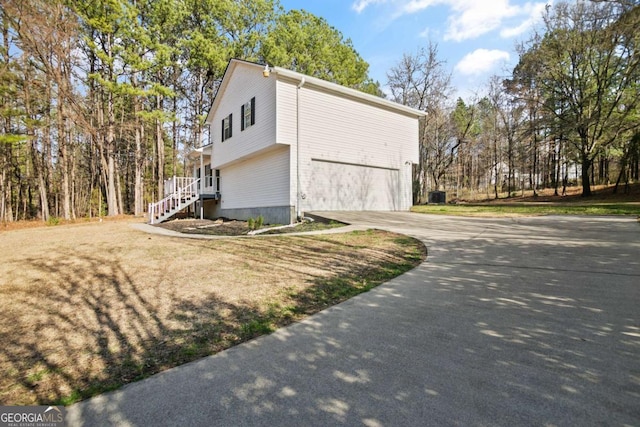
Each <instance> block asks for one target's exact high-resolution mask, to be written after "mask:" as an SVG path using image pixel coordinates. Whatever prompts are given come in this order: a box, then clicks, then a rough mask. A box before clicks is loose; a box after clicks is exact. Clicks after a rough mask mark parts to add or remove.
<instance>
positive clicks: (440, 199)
mask: <svg viewBox="0 0 640 427" xmlns="http://www.w3.org/2000/svg"><path fill="white" fill-rule="evenodd" d="M427 203H429V204H431V203H433V204H444V203H447V193H446V192H444V191H430V192H429V196H428V198H427Z"/></svg>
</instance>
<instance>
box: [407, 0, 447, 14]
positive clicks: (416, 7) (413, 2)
mask: <svg viewBox="0 0 640 427" xmlns="http://www.w3.org/2000/svg"><path fill="white" fill-rule="evenodd" d="M443 3H447V1H443V0H410V1H408V2H406V3H405V4H404V5H403V6H402V8H401V9H400V14H402V15H405V14H412V13H416V12H420V11H421V10H424V9H426V8H428V7H430V6H436V5H438V4H443Z"/></svg>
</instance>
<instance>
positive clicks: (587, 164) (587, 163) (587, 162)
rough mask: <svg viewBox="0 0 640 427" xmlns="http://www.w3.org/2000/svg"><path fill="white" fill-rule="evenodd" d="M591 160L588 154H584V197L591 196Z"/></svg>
mask: <svg viewBox="0 0 640 427" xmlns="http://www.w3.org/2000/svg"><path fill="white" fill-rule="evenodd" d="M590 169H591V159H590V158H589V155H588V154H586V153H582V197H589V196H591V175H590V174H589V170H590Z"/></svg>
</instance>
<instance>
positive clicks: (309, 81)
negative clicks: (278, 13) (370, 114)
mask: <svg viewBox="0 0 640 427" xmlns="http://www.w3.org/2000/svg"><path fill="white" fill-rule="evenodd" d="M239 65H244V66H249V67H254V68H255V69H256V73H257V75H260V76H262V70H263V69H264V67H265V66H264V64H258V63H255V62H249V61H244V60H241V59H232V60H230V61H229V64H228V65H227V69H226V70H225V72H224V75H223V77H222V82H221V83H220V87H219V88H218V92H217V93H216V96H215V98H214V100H213V103H212V104H211V109H210V110H209V113H208V114H207V119H206V121H207V122H208V121H210V119H212V117H211V114H212V112H213V111H214V110H215V109H216V106H217V104H218V103H219V102H220V101H219V100H220V98H222V96H223V95H224V92H225V91H226V88H227V86H228V85H229V80H230V78H231V75H232V74H233V71H234V70H235V69H236V68H237V67H238V66H239ZM269 71H270V72H271V73H272V74H275V75H276V76H277V77H278V78H281V77H282V78H285V79H289V80H293V81H295V82H297V83H298V84H299V85H300V86H301V87H303V86H311V87H314V88H316V89H319V90H322V91H325V92H328V93H331V94H333V95H336V96H342V97H345V98H349V99H351V100H354V101H357V102H362V103H364V104H369V105H373V106H375V107H378V108H382V109H385V110H389V111H393V112H396V113H400V114H405V115H409V116H412V117H416V118H420V117H424V116H426V115H427V114H426V113H425V112H424V111H420V110H416V109H415V108H411V107H407V106H406V105H402V104H398V103H397V102H393V101H389V100H387V99H384V98H380V97H379V96H375V95H371V94H368V93H364V92H361V91H359V90H356V89H352V88H349V87H346V86H342V85H339V84H337V83H332V82H329V81H326V80H322V79H319V78H317V77H312V76H307V75H305V74H302V73H298V72H296V71H291V70H287V69H286V68H281V67H274V66H272V67H269Z"/></svg>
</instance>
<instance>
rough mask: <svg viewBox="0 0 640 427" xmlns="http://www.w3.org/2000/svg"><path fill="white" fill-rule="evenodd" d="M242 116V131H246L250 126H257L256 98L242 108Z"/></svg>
mask: <svg viewBox="0 0 640 427" xmlns="http://www.w3.org/2000/svg"><path fill="white" fill-rule="evenodd" d="M240 116H241V117H242V122H241V124H240V128H241V130H245V129H247V128H248V127H250V126H253V125H255V124H256V98H255V97H253V98H251V101H249V102H247V103H246V104H244V105H242V106H241V107H240Z"/></svg>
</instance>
